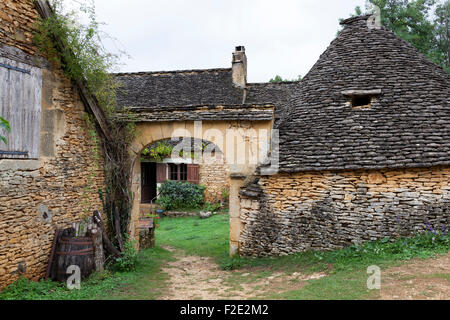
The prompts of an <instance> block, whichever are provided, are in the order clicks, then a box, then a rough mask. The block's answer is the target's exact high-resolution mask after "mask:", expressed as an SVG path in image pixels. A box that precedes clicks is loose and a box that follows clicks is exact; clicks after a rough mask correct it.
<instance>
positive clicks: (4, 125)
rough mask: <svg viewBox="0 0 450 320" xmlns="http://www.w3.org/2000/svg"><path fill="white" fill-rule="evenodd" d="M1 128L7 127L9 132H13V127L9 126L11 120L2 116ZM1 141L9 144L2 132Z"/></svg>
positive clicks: (0, 119)
mask: <svg viewBox="0 0 450 320" xmlns="http://www.w3.org/2000/svg"><path fill="white" fill-rule="evenodd" d="M0 129H5V130H6V131H8V132H11V127H10V126H9V122H8V121H7V120H5V119H4V118H2V117H0ZM0 141H3V142H4V143H5V144H8V141H6V138H5V137H4V136H2V135H1V134H0Z"/></svg>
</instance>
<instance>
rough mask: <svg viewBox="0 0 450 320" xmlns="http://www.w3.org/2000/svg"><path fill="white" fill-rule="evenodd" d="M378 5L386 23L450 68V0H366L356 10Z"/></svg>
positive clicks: (442, 64) (382, 19)
mask: <svg viewBox="0 0 450 320" xmlns="http://www.w3.org/2000/svg"><path fill="white" fill-rule="evenodd" d="M375 6H377V7H379V8H380V10H381V23H382V24H383V25H384V26H385V27H387V28H388V29H390V30H392V31H393V32H394V33H395V34H396V35H397V36H399V37H400V38H402V39H403V40H405V41H408V42H409V43H411V44H412V45H413V46H414V47H415V48H416V49H417V50H419V51H420V52H422V53H423V54H425V55H426V56H427V57H428V59H430V60H431V61H433V62H434V63H436V64H438V65H440V66H441V67H442V68H444V69H445V70H446V71H447V72H450V61H449V46H450V35H449V34H450V30H449V24H448V20H449V16H450V0H440V1H439V0H366V8H365V12H364V13H363V11H362V9H361V8H360V7H359V6H358V7H356V8H355V13H356V15H361V14H370V13H373V12H374V8H375ZM354 15H355V14H353V16H354ZM433 17H434V18H433ZM340 20H341V21H342V20H343V19H340Z"/></svg>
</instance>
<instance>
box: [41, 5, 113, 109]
mask: <svg viewBox="0 0 450 320" xmlns="http://www.w3.org/2000/svg"><path fill="white" fill-rule="evenodd" d="M51 6H52V8H53V11H54V12H55V14H54V15H52V16H51V17H50V18H48V19H46V20H43V19H41V20H39V22H38V24H37V32H35V33H34V36H33V40H34V42H35V43H36V44H37V46H38V48H39V51H40V53H42V54H45V55H47V56H48V57H49V59H51V60H53V61H54V62H55V63H57V64H58V65H60V66H61V67H62V68H63V70H64V72H65V74H66V75H67V76H68V77H69V78H70V79H72V80H74V81H79V80H85V81H86V84H87V87H88V89H89V91H90V92H91V93H92V94H93V95H94V96H95V97H96V98H97V100H98V103H99V105H100V107H101V108H102V109H103V110H104V111H105V112H106V113H107V114H111V112H113V111H114V110H115V107H116V89H117V88H118V84H117V82H116V81H115V79H114V76H113V75H112V74H111V71H112V70H113V69H114V67H115V66H116V65H117V64H118V60H119V57H120V55H117V54H111V53H108V52H107V51H106V49H105V48H104V46H103V44H102V39H104V38H105V37H108V36H107V35H106V34H104V33H103V32H102V31H101V30H100V25H101V24H100V23H99V22H98V21H97V20H96V16H95V8H94V6H93V4H87V3H85V2H81V3H80V11H81V12H82V13H83V14H84V17H85V18H87V21H88V22H87V23H86V24H85V25H83V24H81V23H80V22H79V21H81V20H82V19H81V18H80V16H79V12H77V11H75V10H71V11H68V12H67V10H66V8H65V7H64V5H63V1H61V0H53V1H51ZM55 39H59V42H58V41H55Z"/></svg>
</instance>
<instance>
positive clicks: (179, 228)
mask: <svg viewBox="0 0 450 320" xmlns="http://www.w3.org/2000/svg"><path fill="white" fill-rule="evenodd" d="M229 230H230V228H229V216H228V215H227V214H216V215H214V216H212V217H211V218H208V219H200V218H198V217H182V218H162V219H161V220H160V222H159V228H157V229H156V243H157V244H158V245H161V246H170V247H173V248H176V249H181V250H183V251H184V252H185V253H186V254H187V255H197V256H201V257H213V258H215V259H217V260H220V259H224V258H225V257H227V256H228V251H229V239H230V236H229Z"/></svg>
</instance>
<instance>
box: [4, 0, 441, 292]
mask: <svg viewBox="0 0 450 320" xmlns="http://www.w3.org/2000/svg"><path fill="white" fill-rule="evenodd" d="M40 14H42V13H41V12H40V11H39V10H38V8H37V7H36V6H35V4H34V2H33V1H32V0H5V1H2V2H1V3H0V79H1V81H0V116H2V117H4V118H6V119H8V120H10V122H11V127H12V132H11V134H6V133H3V132H2V134H4V135H5V134H6V137H7V138H8V141H11V143H10V144H8V145H6V146H5V145H4V144H1V145H0V287H2V286H4V285H6V284H8V283H11V282H12V281H14V280H16V279H17V278H18V277H19V276H20V275H24V276H26V277H28V278H32V279H38V278H41V277H42V276H43V274H45V269H46V266H47V262H48V258H49V254H50V247H51V243H52V240H53V239H52V238H53V235H54V231H55V229H56V228H64V227H68V226H70V225H71V223H73V222H76V221H79V220H80V219H81V218H82V217H83V216H84V215H86V213H90V212H92V211H93V210H95V209H97V210H100V209H101V208H102V206H101V201H100V199H99V196H98V193H97V192H95V191H96V190H97V189H103V188H104V187H105V185H104V184H105V183H104V172H103V170H102V168H103V163H104V162H103V161H104V160H103V159H102V157H100V158H96V157H95V155H94V154H93V152H92V150H93V149H95V148H94V145H93V142H92V141H91V140H90V139H89V128H88V127H87V125H86V122H85V121H84V118H85V114H86V113H91V114H94V115H95V119H96V121H97V124H98V126H97V127H98V128H97V129H98V130H99V131H100V133H102V132H103V130H104V129H103V126H102V114H101V112H100V111H99V110H96V109H95V105H93V104H92V103H91V102H92V97H89V95H87V94H86V92H85V91H84V90H83V88H82V87H80V86H79V85H78V84H76V83H72V82H71V81H69V79H67V78H66V77H65V76H64V74H63V72H62V70H60V69H59V68H57V67H55V66H54V65H52V64H51V63H49V62H48V61H47V60H46V57H44V56H42V55H40V54H39V53H38V52H37V48H36V47H35V45H34V44H33V42H32V34H33V32H34V29H33V28H34V26H33V24H34V22H35V21H36V19H37V18H38V17H39V15H40ZM371 20H372V18H371V17H370V16H361V17H354V18H350V19H347V20H345V21H343V22H342V24H343V25H344V29H343V30H342V31H341V32H340V34H339V35H338V36H337V38H336V39H335V40H334V41H333V42H332V43H331V44H330V46H329V47H328V49H327V50H326V51H325V52H324V53H323V54H322V55H321V56H320V58H319V60H318V61H317V63H316V64H315V65H314V66H313V68H312V69H311V70H310V72H309V73H308V74H307V75H306V76H305V77H304V78H303V80H302V81H300V82H287V83H247V68H246V66H247V58H246V56H245V48H244V47H242V46H239V47H236V50H235V52H234V53H233V55H232V66H231V68H226V69H224V68H221V69H208V70H185V71H161V72H139V73H120V74H116V77H117V79H118V81H119V82H120V83H121V84H122V87H121V89H120V92H119V94H118V103H119V105H120V106H121V107H123V109H120V110H118V111H117V115H116V116H117V117H125V114H128V115H129V114H130V113H131V114H132V117H129V118H127V119H129V121H133V122H135V123H136V130H137V135H136V138H135V140H134V141H133V144H132V147H131V150H130V153H131V154H132V155H133V160H134V162H133V163H134V165H133V169H132V170H133V172H132V177H133V179H132V191H133V208H132V219H131V223H130V226H129V230H128V231H129V233H130V235H131V236H132V237H133V238H137V237H138V235H139V233H138V225H139V218H140V216H141V214H142V212H143V211H145V210H147V209H148V204H149V202H151V201H152V199H154V198H155V197H156V196H157V191H156V190H157V185H158V183H162V182H164V181H165V180H167V179H171V180H182V181H189V182H193V183H201V184H204V185H206V186H207V191H206V197H207V199H208V200H209V201H217V200H218V199H220V198H221V196H222V191H223V189H227V190H229V207H230V253H231V254H236V253H238V254H241V255H254V256H265V255H280V254H289V253H293V252H298V251H303V250H308V249H334V248H340V247H344V246H346V245H349V244H352V243H359V242H361V241H366V240H375V239H380V238H383V237H397V236H409V235H413V234H415V233H417V232H420V231H424V230H426V229H427V228H428V227H430V226H432V227H433V228H435V229H438V228H445V227H447V226H448V225H449V217H450V206H449V204H450V185H449V180H450V169H449V164H450V105H449V100H450V98H449V80H450V79H449V78H450V76H449V74H447V73H446V72H445V71H444V70H442V69H441V68H440V67H438V66H436V65H434V64H433V63H431V62H430V61H428V60H427V59H426V57H425V56H424V55H422V54H421V53H419V52H418V51H417V50H416V49H415V48H413V47H412V46H411V45H410V44H408V43H407V42H405V41H403V40H401V39H399V38H398V37H396V36H395V35H394V33H392V32H391V31H389V30H387V29H385V28H383V27H378V26H373V25H372V24H371ZM124 110H126V112H125V111H124ZM255 132H258V133H260V132H263V133H264V132H266V135H263V136H262V137H261V135H258V136H257V137H255V135H254V133H255ZM103 134H107V133H105V132H103ZM229 135H231V137H232V139H231V140H232V141H231V142H230V141H227V142H226V143H225V142H224V143H220V139H218V137H219V136H226V137H228V136H229ZM174 137H179V138H183V137H188V138H189V139H191V140H189V141H206V142H207V143H209V144H211V145H214V146H215V149H214V150H215V155H217V157H216V160H217V161H215V162H208V163H201V162H200V163H199V164H198V163H195V162H194V161H188V160H179V159H166V160H165V161H162V162H152V161H147V160H143V159H142V151H143V150H144V149H145V148H146V147H148V146H151V145H154V144H155V143H157V142H159V141H169V140H170V139H172V138H174ZM239 147H242V148H244V150H246V155H247V157H243V159H241V160H242V161H239V160H240V155H239V154H235V153H233V152H232V151H233V150H235V149H236V148H239ZM261 150H262V151H261ZM230 154H231V155H232V157H231V158H230V156H229V155H230ZM249 154H250V155H254V154H258V156H257V157H256V159H257V160H258V161H256V162H252V161H250V158H251V157H248V155H249ZM94 159H95V160H94ZM236 160H237V161H236ZM274 163H276V164H277V167H276V170H272V165H273V164H274Z"/></svg>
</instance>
